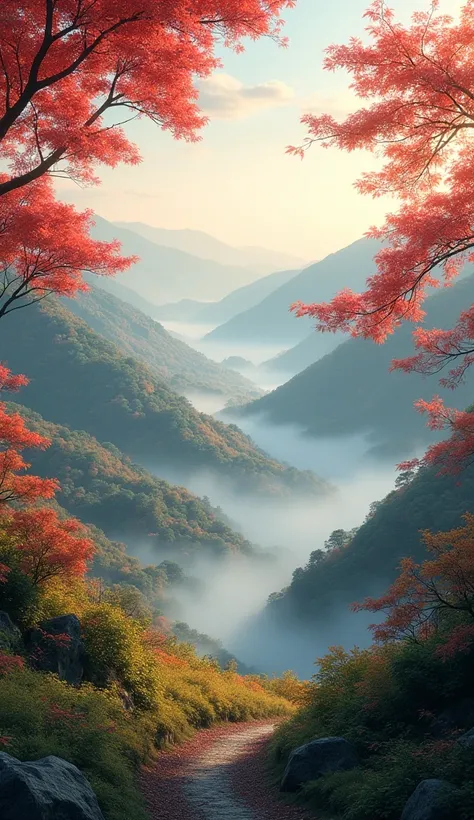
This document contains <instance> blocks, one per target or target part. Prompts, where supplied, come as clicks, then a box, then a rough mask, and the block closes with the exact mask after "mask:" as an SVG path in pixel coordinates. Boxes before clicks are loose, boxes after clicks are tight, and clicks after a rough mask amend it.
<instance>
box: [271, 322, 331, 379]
mask: <svg viewBox="0 0 474 820" xmlns="http://www.w3.org/2000/svg"><path fill="white" fill-rule="evenodd" d="M346 339H347V336H346V334H345V333H339V332H338V333H324V334H323V333H316V332H315V331H314V330H312V331H311V333H310V334H309V336H305V337H304V339H302V340H301V342H298V344H297V345H295V346H294V347H290V348H289V350H284V351H283V353H279V354H278V356H273V357H272V358H271V359H267V361H266V362H262V364H261V365H260V366H261V368H262V370H264V371H266V372H267V373H268V372H270V373H284V374H286V376H287V377H289V376H293V375H295V374H296V373H301V371H302V370H305V368H307V367H309V366H310V365H311V364H313V363H314V362H316V361H318V359H321V358H322V357H323V356H325V355H326V354H327V353H331V351H332V350H335V348H336V347H338V345H340V344H342V342H344V341H345V340H346Z"/></svg>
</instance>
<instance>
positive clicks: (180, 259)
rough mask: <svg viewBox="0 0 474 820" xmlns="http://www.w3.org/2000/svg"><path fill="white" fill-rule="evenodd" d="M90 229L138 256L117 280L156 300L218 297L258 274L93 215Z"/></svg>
mask: <svg viewBox="0 0 474 820" xmlns="http://www.w3.org/2000/svg"><path fill="white" fill-rule="evenodd" d="M94 221H95V226H94V227H93V228H92V229H91V236H93V237H94V239H101V240H105V241H107V242H111V241H112V240H114V239H118V240H119V241H120V243H121V246H122V253H123V254H124V256H130V255H134V256H138V257H139V261H138V262H137V263H136V264H135V265H133V266H132V267H131V268H130V269H129V270H128V271H125V272H124V273H121V274H119V275H118V277H117V281H118V282H119V283H120V284H122V285H126V286H127V287H129V288H131V289H132V290H134V291H136V292H137V293H138V294H139V295H140V296H142V297H143V298H144V299H147V300H148V301H150V302H156V304H158V305H160V304H165V303H166V302H175V301H177V300H179V299H184V298H189V299H203V300H210V301H212V300H216V299H222V297H223V296H226V295H227V294H228V293H230V292H231V291H232V290H235V288H238V287H241V286H242V285H247V284H249V282H253V281H255V279H258V278H259V277H260V275H261V274H259V273H258V272H257V271H251V270H250V269H249V268H245V267H238V266H236V265H221V264H219V263H218V262H213V261H211V260H205V259H200V258H199V257H197V256H192V255H191V254H189V253H184V252H183V251H180V250H176V249H175V248H167V247H164V246H162V245H157V244H156V243H155V242H150V240H149V239H145V238H144V237H143V236H140V235H139V234H137V233H134V232H133V231H130V230H128V229H126V228H120V227H119V226H117V225H114V224H112V223H111V222H107V220H105V219H102V217H100V216H97V215H94Z"/></svg>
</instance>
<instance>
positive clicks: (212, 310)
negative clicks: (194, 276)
mask: <svg viewBox="0 0 474 820" xmlns="http://www.w3.org/2000/svg"><path fill="white" fill-rule="evenodd" d="M297 273H299V271H298V270H282V271H277V272H276V273H270V274H268V276H263V277H262V278H261V279H257V281H256V282H251V283H250V285H244V286H243V287H242V288H237V290H234V291H232V293H229V294H228V295H227V296H224V298H223V299H221V300H220V301H219V302H210V303H208V304H203V303H202V302H196V301H193V300H192V299H182V300H181V301H180V302H176V303H175V304H171V305H161V306H160V307H159V308H158V309H157V314H156V316H157V318H158V319H163V320H164V321H166V320H171V321H190V322H194V323H198V324H199V323H201V324H204V325H205V324H209V325H212V324H214V325H217V324H222V323H223V322H227V321H228V320H229V319H231V318H232V317H233V316H236V315H237V314H238V313H241V312H242V311H244V310H248V309H249V308H251V307H253V306H254V305H257V304H258V303H259V302H261V301H262V299H265V298H266V297H267V296H268V295H269V294H270V293H272V292H273V291H274V290H276V289H277V288H279V287H280V286H281V285H283V284H285V282H288V281H289V280H290V279H292V278H293V277H294V276H296V275H297Z"/></svg>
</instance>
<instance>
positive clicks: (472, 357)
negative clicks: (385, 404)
mask: <svg viewBox="0 0 474 820" xmlns="http://www.w3.org/2000/svg"><path fill="white" fill-rule="evenodd" d="M366 18H367V20H368V26H367V33H368V41H367V42H365V41H364V42H363V41H362V40H360V39H358V38H352V39H351V40H350V42H349V44H348V45H332V46H330V47H329V48H328V49H327V54H326V60H325V67H326V69H328V70H331V71H333V70H336V69H344V70H346V71H348V72H349V73H350V74H351V75H352V84H351V88H352V89H353V91H354V92H355V94H356V95H357V97H359V98H360V99H362V100H363V101H364V106H363V107H361V108H359V110H357V111H355V112H354V113H352V114H350V115H349V116H348V117H346V119H345V120H344V121H343V122H338V121H336V120H335V119H334V117H332V116H330V115H327V114H323V115H320V116H314V115H311V114H309V115H306V116H305V117H304V118H303V122H304V124H305V125H306V126H307V128H308V137H307V139H306V141H305V143H304V144H303V145H302V146H300V147H297V148H294V147H292V148H289V149H288V150H289V152H290V153H296V154H298V155H300V156H303V155H304V152H305V150H307V149H308V148H309V147H310V146H311V145H313V144H314V143H316V142H318V143H320V144H321V145H322V146H324V147H331V146H332V147H337V148H339V149H341V150H344V151H353V150H356V149H364V150H368V151H370V152H373V153H376V154H377V155H378V156H381V157H382V159H383V164H382V167H381V168H379V169H378V170H376V171H372V172H370V173H366V174H364V175H363V176H362V178H361V179H360V180H359V181H358V182H357V183H356V187H357V188H358V190H359V191H360V192H361V193H363V194H369V195H370V196H372V197H379V196H382V195H384V194H392V195H394V196H396V197H398V198H399V199H401V200H402V206H401V208H400V210H399V211H398V212H397V213H391V214H389V215H388V216H387V218H386V221H385V224H384V225H383V226H382V227H381V228H379V229H376V228H373V229H371V231H369V234H368V235H369V236H371V237H374V238H377V239H380V240H381V241H382V243H383V246H382V249H381V250H380V251H379V253H378V254H377V255H376V263H377V272H376V273H375V275H373V276H371V277H369V278H368V279H367V287H366V290H365V292H364V293H354V292H352V291H351V290H349V289H346V290H343V291H342V292H340V293H338V294H337V295H336V296H335V297H334V298H333V299H332V300H331V301H330V302H329V303H315V304H302V303H299V302H298V303H296V304H294V305H293V306H292V310H294V311H295V313H296V314H297V315H298V316H304V315H307V316H311V317H313V318H315V319H316V320H317V325H316V326H317V328H318V329H319V330H323V331H333V332H335V331H337V330H342V331H346V332H348V333H350V334H352V335H353V336H360V337H364V338H370V339H373V340H374V341H375V342H378V343H381V342H383V341H385V339H386V338H387V336H388V335H389V334H391V333H393V331H394V330H395V329H396V328H397V327H398V326H399V325H400V324H401V323H402V322H404V321H411V322H415V323H421V322H422V321H423V318H424V315H425V314H424V311H423V302H424V300H425V298H426V296H427V295H428V294H429V292H430V291H431V289H433V288H437V287H439V286H440V285H444V286H447V285H449V284H450V283H451V282H452V280H453V279H454V278H455V277H456V276H457V275H458V274H459V272H460V270H461V268H462V267H463V265H464V264H465V262H467V261H473V260H474V228H473V226H474V157H473V153H472V144H471V135H472V129H473V127H474V125H473V123H474V68H473V66H474V2H473V1H472V0H467V2H466V3H465V4H464V7H463V8H462V10H461V11H460V14H459V19H458V20H454V19H453V18H451V17H448V16H446V15H442V14H441V13H440V12H439V9H438V4H437V3H433V4H432V6H431V9H430V10H429V11H427V12H420V13H417V14H415V15H414V16H413V18H412V22H411V24H410V25H408V26H404V25H402V24H401V23H398V22H397V21H396V19H395V16H394V14H393V12H392V11H390V10H389V9H387V7H386V6H385V3H383V2H381V0H376V2H373V3H372V5H371V6H370V8H369V10H368V11H367V13H366ZM414 339H415V346H416V349H417V353H416V355H414V356H412V357H409V358H407V359H404V360H396V361H394V362H393V367H394V368H400V369H403V370H406V371H412V370H416V371H420V372H423V373H432V372H437V371H438V370H440V369H441V368H442V367H443V366H444V365H445V364H446V363H447V362H453V363H454V367H453V369H452V370H451V371H450V372H449V374H448V377H447V378H445V379H443V380H442V383H443V384H445V385H448V386H451V387H454V386H455V385H456V384H457V383H458V382H459V380H461V379H462V378H463V376H464V373H465V371H466V369H467V368H468V367H469V366H470V365H471V364H472V363H473V361H474V307H473V306H469V307H467V308H466V310H465V311H463V312H462V313H461V315H460V317H459V321H458V322H457V324H456V325H455V327H454V328H452V329H450V330H440V329H433V330H426V329H424V328H421V327H419V328H418V329H417V330H416V331H415V333H414ZM425 409H427V410H428V412H429V413H430V416H431V419H433V418H434V417H435V416H436V415H437V412H436V410H435V408H434V405H433V406H432V407H429V406H427V407H426V408H425ZM433 412H434V415H433ZM452 422H454V432H455V433H456V436H455V440H456V445H455V446H456V447H457V448H458V450H460V451H461V455H462V454H463V453H462V451H463V448H464V451H465V452H467V451H468V452H469V453H473V452H474V437H473V436H472V435H471V431H470V429H468V428H469V427H470V420H468V419H467V418H466V417H465V416H457V417H456V418H455V419H450V423H452ZM461 438H464V445H461V444H459V440H460V439H461ZM444 455H446V450H445V449H443V448H442V447H441V448H432V449H431V450H430V451H429V452H428V454H427V456H426V460H427V461H433V460H435V459H437V458H438V457H439V456H440V457H443V456H444Z"/></svg>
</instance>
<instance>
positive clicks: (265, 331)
mask: <svg viewBox="0 0 474 820" xmlns="http://www.w3.org/2000/svg"><path fill="white" fill-rule="evenodd" d="M377 248H378V243H377V242H375V241H374V240H369V239H360V240H358V241H357V242H354V243H353V244H352V245H349V246H348V247H347V248H343V249H342V250H340V251H337V252H336V253H332V254H330V256H327V257H326V258H325V259H322V260H321V262H316V263H315V264H314V265H310V266H309V267H308V268H305V269H304V270H302V271H301V273H298V274H297V275H296V276H294V277H292V278H291V279H290V280H289V281H288V282H286V284H284V285H281V286H280V287H279V288H278V289H277V290H275V291H273V293H271V294H270V295H269V296H267V297H266V298H265V299H263V300H262V301H261V302H260V303H259V304H258V305H255V306H254V307H253V308H250V309H249V310H246V311H244V312H243V313H239V314H238V315H237V316H234V318H233V319H230V320H229V321H228V322H226V323H225V324H223V325H220V326H219V327H217V328H216V329H215V330H213V331H211V333H209V334H207V336H206V337H205V339H207V340H208V341H213V342H226V341H228V342H230V341H241V342H242V343H243V342H247V343H248V342H261V343H266V344H275V343H283V342H284V343H285V344H288V345H294V344H296V343H297V342H299V341H301V339H304V338H305V336H307V335H308V333H309V332H310V330H311V327H312V324H311V323H310V322H309V320H307V319H297V318H296V317H295V315H294V314H292V313H290V305H292V304H293V303H294V302H297V301H299V300H300V299H301V300H302V301H305V300H308V299H312V298H314V297H315V294H317V298H318V299H319V300H320V301H325V300H327V299H330V298H331V297H332V296H334V295H335V294H336V292H337V291H338V290H340V288H342V287H347V285H348V283H349V284H350V286H351V288H352V289H353V290H356V291H357V290H359V289H360V288H362V287H363V285H364V282H365V280H366V278H367V276H370V274H371V273H373V272H374V270H375V267H374V261H373V257H374V254H375V252H376V250H377ZM332 342H333V346H334V345H336V344H337V340H336V339H334V338H333V339H332ZM330 343H331V337H329V338H326V339H324V338H322V339H321V340H320V344H321V345H322V349H323V351H324V352H327V350H328V345H330Z"/></svg>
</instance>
